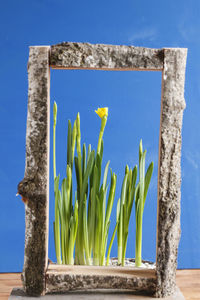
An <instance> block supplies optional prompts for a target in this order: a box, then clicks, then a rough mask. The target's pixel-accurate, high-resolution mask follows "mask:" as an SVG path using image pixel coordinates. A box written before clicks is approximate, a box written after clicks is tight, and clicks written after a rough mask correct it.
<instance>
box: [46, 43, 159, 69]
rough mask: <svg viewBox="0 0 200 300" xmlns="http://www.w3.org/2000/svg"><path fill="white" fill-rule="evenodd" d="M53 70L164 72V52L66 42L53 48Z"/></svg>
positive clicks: (140, 48) (132, 47)
mask: <svg viewBox="0 0 200 300" xmlns="http://www.w3.org/2000/svg"><path fill="white" fill-rule="evenodd" d="M50 66H51V67H52V68H53V69H91V70H110V71H112V70H116V71H117V70H119V71H120V70H121V71H131V70H140V71H141V70H144V71H162V70H163V66H164V50H163V49H150V48H143V47H134V46H121V45H120V46H119V45H117V46H116V45H103V44H89V43H72V42H63V43H61V44H57V45H53V46H51V53H50Z"/></svg>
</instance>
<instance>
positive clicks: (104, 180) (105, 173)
mask: <svg viewBox="0 0 200 300" xmlns="http://www.w3.org/2000/svg"><path fill="white" fill-rule="evenodd" d="M109 164H110V161H108V162H107V164H106V167H105V171H104V176H103V189H104V190H105V188H106V184H107V177H108V168H109Z"/></svg>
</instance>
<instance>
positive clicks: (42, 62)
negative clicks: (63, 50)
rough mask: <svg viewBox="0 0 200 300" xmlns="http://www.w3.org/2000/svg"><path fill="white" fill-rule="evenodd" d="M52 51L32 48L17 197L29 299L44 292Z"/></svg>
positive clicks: (25, 280)
mask: <svg viewBox="0 0 200 300" xmlns="http://www.w3.org/2000/svg"><path fill="white" fill-rule="evenodd" d="M49 49H50V47H30V53H29V62H28V81H29V89H28V115H27V129H26V165H25V175H24V179H23V180H22V181H21V182H20V183H19V185H18V193H19V194H20V195H21V196H22V199H23V200H24V201H25V202H26V206H25V214H26V217H25V218H26V220H25V223H26V232H25V254H24V268H23V274H22V281H23V286H24V290H25V292H26V294H27V295H31V296H38V295H41V294H42V293H43V292H44V290H45V272H46V267H47V259H48V230H49V229H48V222H49V205H48V203H49V199H48V197H49Z"/></svg>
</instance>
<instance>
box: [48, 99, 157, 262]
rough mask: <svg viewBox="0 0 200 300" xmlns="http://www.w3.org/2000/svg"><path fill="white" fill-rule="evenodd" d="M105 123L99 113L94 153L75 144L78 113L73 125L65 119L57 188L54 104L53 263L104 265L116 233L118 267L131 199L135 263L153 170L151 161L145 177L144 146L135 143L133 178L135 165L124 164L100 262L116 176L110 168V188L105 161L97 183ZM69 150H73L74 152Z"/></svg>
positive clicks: (122, 257)
mask: <svg viewBox="0 0 200 300" xmlns="http://www.w3.org/2000/svg"><path fill="white" fill-rule="evenodd" d="M106 121H107V115H105V116H102V117H101V130H100V133H99V140H98V146H97V151H96V153H95V150H91V145H89V146H88V149H87V151H86V145H85V144H83V147H81V130H80V116H79V113H78V114H77V118H76V120H75V122H74V125H73V129H72V126H71V122H70V121H68V138H67V168H66V178H64V179H63V181H62V184H61V190H60V188H59V181H60V175H58V176H57V175H56V122H57V105H56V103H54V125H53V168H54V194H55V222H54V240H55V250H56V257H57V263H58V264H61V263H62V264H74V263H75V264H81V265H85V264H87V265H91V264H93V265H105V264H106V265H109V258H110V252H111V248H112V244H113V241H114V238H115V234H116V232H117V241H118V264H119V265H124V263H125V255H126V247H127V239H128V229H129V221H130V216H131V211H132V207H133V202H134V199H135V220H136V248H135V255H136V266H140V265H141V250H142V219H143V210H144V204H145V200H146V196H147V191H148V187H149V183H150V180H151V176H152V172H153V163H151V164H150V165H149V167H148V170H147V172H146V175H145V157H146V150H145V151H144V152H143V149H142V141H140V146H139V182H138V184H137V186H136V181H137V173H138V169H137V165H136V166H135V167H134V168H133V169H129V167H128V166H126V168H125V176H124V180H123V183H122V189H121V197H120V198H119V200H118V203H117V213H116V225H115V229H114V232H113V235H112V237H111V241H110V244H109V247H108V252H107V260H106V250H107V243H108V232H109V227H110V216H111V212H112V207H113V203H114V198H115V189H116V174H115V173H114V172H112V170H111V169H110V178H111V179H110V187H109V185H108V183H107V178H108V171H109V164H110V161H108V162H107V164H106V167H105V170H104V174H103V182H102V183H101V175H102V160H103V148H104V144H103V132H104V128H105V125H106ZM75 149H76V151H75ZM75 152H76V154H77V155H76V156H75ZM73 165H75V173H76V187H77V189H76V191H75V193H74V195H75V200H74V201H73V185H72V172H73ZM108 190H109V193H108ZM73 203H74V205H73ZM74 248H75V260H74Z"/></svg>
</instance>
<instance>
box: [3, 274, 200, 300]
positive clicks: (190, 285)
mask: <svg viewBox="0 0 200 300" xmlns="http://www.w3.org/2000/svg"><path fill="white" fill-rule="evenodd" d="M20 275H21V274H20V273H0V300H7V299H8V297H9V295H10V292H11V290H12V288H13V287H17V286H18V287H21V286H22V284H21V278H20ZM176 282H177V285H178V287H179V288H180V290H181V292H182V293H183V295H184V297H185V299H186V300H200V269H196V270H178V271H177V277H176Z"/></svg>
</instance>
